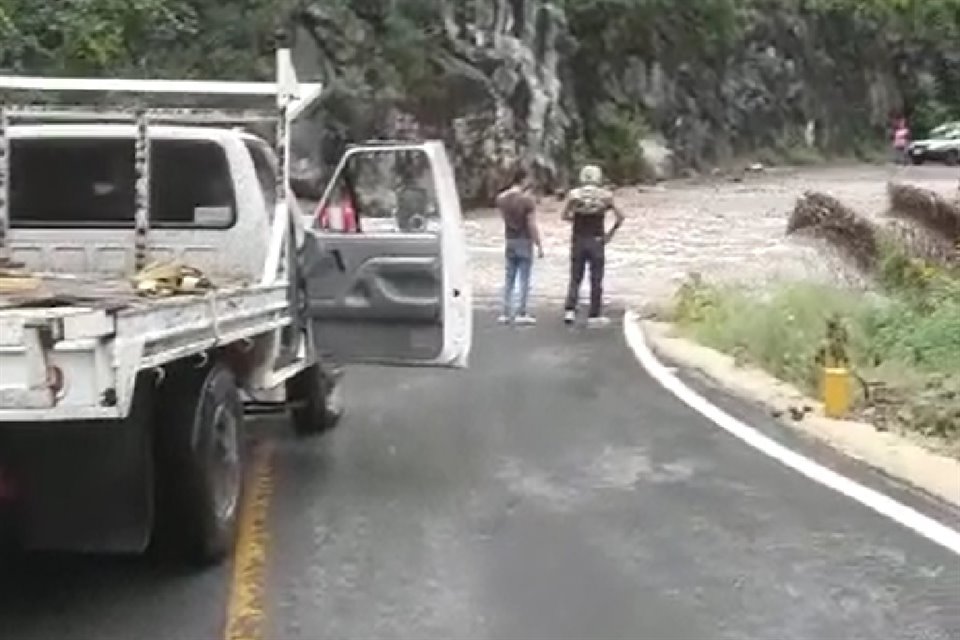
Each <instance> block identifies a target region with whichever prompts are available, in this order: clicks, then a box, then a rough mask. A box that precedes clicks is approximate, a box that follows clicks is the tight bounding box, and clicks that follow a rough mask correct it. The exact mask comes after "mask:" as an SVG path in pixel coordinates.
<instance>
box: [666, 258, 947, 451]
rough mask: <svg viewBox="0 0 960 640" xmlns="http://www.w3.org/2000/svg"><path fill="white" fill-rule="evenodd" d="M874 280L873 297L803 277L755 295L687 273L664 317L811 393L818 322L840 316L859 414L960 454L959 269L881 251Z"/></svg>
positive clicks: (821, 331)
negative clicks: (876, 288)
mask: <svg viewBox="0 0 960 640" xmlns="http://www.w3.org/2000/svg"><path fill="white" fill-rule="evenodd" d="M878 279H879V283H878V284H879V285H880V286H879V288H880V291H881V293H868V292H864V291H851V290H846V289H841V288H838V287H831V286H826V285H818V284H809V283H792V284H784V285H781V286H779V287H776V288H774V289H772V290H768V291H764V292H755V291H749V290H747V289H744V288H740V287H733V286H717V285H712V284H708V283H705V282H703V281H702V280H700V279H698V278H692V279H690V280H689V281H688V282H687V283H686V284H684V285H683V286H682V287H681V288H680V290H679V291H678V293H677V295H676V298H675V306H674V320H675V321H676V322H677V323H678V324H679V325H680V327H681V328H682V329H683V330H684V331H685V332H687V333H688V334H689V335H690V336H691V337H693V338H695V339H696V340H697V341H699V342H701V343H703V344H705V345H707V346H710V347H712V348H715V349H718V350H720V351H724V352H726V353H730V354H733V355H734V356H735V357H736V358H737V359H738V360H739V361H740V362H742V363H749V364H753V365H755V366H759V367H761V368H763V369H765V370H766V371H768V372H769V373H771V374H772V375H774V376H776V377H778V378H780V379H782V380H786V381H789V382H791V383H793V384H796V385H797V386H798V387H800V388H801V389H802V390H804V391H806V392H807V393H809V394H811V395H814V396H815V395H817V391H818V385H819V370H820V369H819V365H818V364H817V353H818V351H819V349H820V348H821V346H822V344H823V340H824V337H825V332H826V323H827V321H828V320H831V319H833V318H840V319H841V322H842V323H843V325H844V327H845V328H846V330H847V334H848V340H849V342H848V354H849V356H850V358H851V364H852V366H853V369H854V371H855V372H856V373H857V375H858V377H859V378H860V381H861V389H862V391H863V393H862V394H861V395H860V401H859V403H858V410H859V411H860V413H861V415H864V416H865V417H868V418H869V419H871V420H873V421H874V422H875V423H876V424H877V425H878V426H879V427H881V428H898V429H908V430H912V431H916V432H919V433H921V434H923V435H926V436H932V437H935V438H939V439H943V440H946V441H947V442H948V443H949V446H950V447H951V450H952V451H953V453H955V454H958V455H960V273H958V272H956V271H950V270H946V269H942V268H936V267H933V266H931V265H927V264H924V263H922V262H920V261H918V260H915V259H911V258H909V257H908V256H907V255H906V254H905V253H904V252H902V251H901V250H898V249H894V248H890V247H887V248H885V249H884V252H883V257H882V261H881V265H880V268H879V274H878Z"/></svg>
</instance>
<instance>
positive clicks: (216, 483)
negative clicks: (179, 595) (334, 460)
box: [156, 364, 245, 565]
mask: <svg viewBox="0 0 960 640" xmlns="http://www.w3.org/2000/svg"><path fill="white" fill-rule="evenodd" d="M178 374H182V375H180V376H178ZM170 375H171V376H172V377H179V379H176V378H173V379H171V380H170V382H169V383H168V385H167V387H166V389H165V392H164V394H163V395H164V398H163V402H162V405H161V406H162V409H161V414H160V416H159V417H158V418H159V419H158V421H157V425H156V427H157V432H158V437H159V440H160V443H161V446H160V452H161V456H162V459H161V460H160V470H161V473H162V474H163V477H162V478H161V486H162V487H164V488H165V489H166V491H163V492H162V494H161V496H160V497H161V500H160V502H161V505H162V515H163V516H165V517H164V518H163V519H164V520H165V522H164V523H163V524H164V525H165V531H164V533H165V534H166V536H167V537H168V538H171V539H172V540H171V542H173V544H174V545H175V547H176V552H177V554H178V555H180V556H182V557H183V558H184V559H186V560H188V561H190V562H191V563H195V564H198V565H210V564H215V563H218V562H219V561H221V560H222V559H223V558H224V557H225V556H226V555H227V553H228V552H229V551H230V550H231V548H232V546H233V542H234V537H235V535H236V528H237V516H238V512H239V510H240V498H241V494H242V492H243V478H244V457H245V456H244V451H243V434H242V432H243V403H242V401H241V400H240V394H239V392H238V390H237V386H236V382H235V380H234V376H233V373H232V372H231V371H230V369H228V368H227V367H226V366H224V365H222V364H216V365H214V366H213V367H211V368H210V369H209V370H207V371H203V370H200V371H196V370H191V369H187V368H186V367H184V368H182V369H178V370H175V371H171V372H170Z"/></svg>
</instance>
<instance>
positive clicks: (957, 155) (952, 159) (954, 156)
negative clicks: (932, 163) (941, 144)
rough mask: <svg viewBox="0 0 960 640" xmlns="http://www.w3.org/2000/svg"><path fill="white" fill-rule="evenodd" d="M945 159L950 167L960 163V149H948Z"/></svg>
mask: <svg viewBox="0 0 960 640" xmlns="http://www.w3.org/2000/svg"><path fill="white" fill-rule="evenodd" d="M945 161H946V163H947V166H948V167H955V166H957V165H960V151H948V152H947V157H946V159H945Z"/></svg>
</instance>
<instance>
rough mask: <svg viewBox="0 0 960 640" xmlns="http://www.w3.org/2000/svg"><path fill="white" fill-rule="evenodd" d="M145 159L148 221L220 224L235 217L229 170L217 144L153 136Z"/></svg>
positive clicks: (179, 224) (163, 224)
mask: <svg viewBox="0 0 960 640" xmlns="http://www.w3.org/2000/svg"><path fill="white" fill-rule="evenodd" d="M151 162H152V164H153V171H152V172H151V175H150V180H151V182H150V217H151V224H154V225H156V226H157V227H182V226H186V227H201V228H214V229H225V228H229V227H232V226H233V224H234V223H235V222H236V217H237V205H236V196H235V194H234V192H233V176H232V174H231V172H230V166H229V164H228V163H227V156H226V154H225V153H224V150H223V147H221V146H220V145H219V144H217V143H215V142H211V141H207V140H156V141H154V142H153V144H152V146H151Z"/></svg>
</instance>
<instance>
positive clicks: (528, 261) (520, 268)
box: [503, 238, 533, 320]
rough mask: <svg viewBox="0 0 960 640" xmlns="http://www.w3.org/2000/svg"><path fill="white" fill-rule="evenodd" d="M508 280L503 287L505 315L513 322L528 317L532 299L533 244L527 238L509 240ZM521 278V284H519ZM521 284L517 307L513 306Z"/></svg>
mask: <svg viewBox="0 0 960 640" xmlns="http://www.w3.org/2000/svg"><path fill="white" fill-rule="evenodd" d="M505 257H506V267H507V268H506V278H505V282H504V287H503V315H505V316H507V318H509V319H510V320H513V319H514V318H515V317H517V316H518V315H520V316H525V315H527V299H528V298H529V297H530V271H531V270H532V267H533V243H532V242H531V241H530V240H528V239H526V238H509V239H507V248H506V256H505ZM518 277H519V279H520V282H519V283H517V278H518ZM518 284H519V291H518V292H517V298H518V300H517V305H516V306H514V305H513V301H514V289H515V288H516V287H517V285H518Z"/></svg>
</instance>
